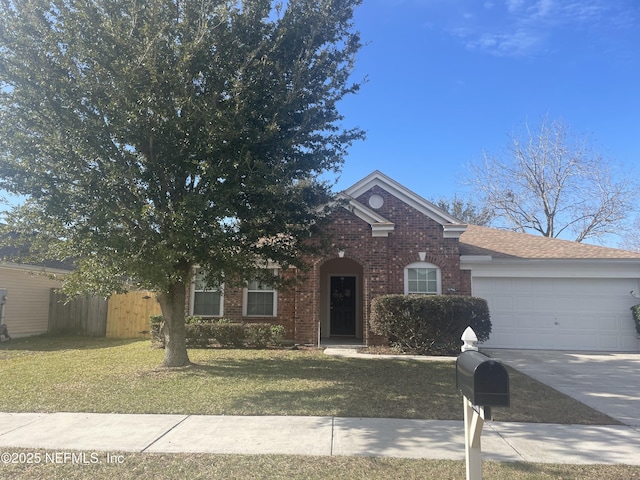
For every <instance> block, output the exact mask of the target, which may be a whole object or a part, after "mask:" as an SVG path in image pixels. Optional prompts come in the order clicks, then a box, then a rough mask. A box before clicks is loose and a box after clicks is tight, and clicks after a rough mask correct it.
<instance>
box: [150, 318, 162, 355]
mask: <svg viewBox="0 0 640 480" xmlns="http://www.w3.org/2000/svg"><path fill="white" fill-rule="evenodd" d="M149 323H150V325H151V328H150V330H151V344H152V345H153V346H156V347H161V348H164V334H163V333H162V315H151V316H150V317H149Z"/></svg>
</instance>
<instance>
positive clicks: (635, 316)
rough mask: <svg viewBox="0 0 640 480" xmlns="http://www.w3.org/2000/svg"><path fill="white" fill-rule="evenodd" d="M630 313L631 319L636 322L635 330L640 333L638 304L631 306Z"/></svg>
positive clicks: (639, 309) (639, 306) (639, 308)
mask: <svg viewBox="0 0 640 480" xmlns="http://www.w3.org/2000/svg"><path fill="white" fill-rule="evenodd" d="M631 313H632V314H633V319H634V320H635V322H636V332H638V335H640V304H639V305H634V306H633V307H631Z"/></svg>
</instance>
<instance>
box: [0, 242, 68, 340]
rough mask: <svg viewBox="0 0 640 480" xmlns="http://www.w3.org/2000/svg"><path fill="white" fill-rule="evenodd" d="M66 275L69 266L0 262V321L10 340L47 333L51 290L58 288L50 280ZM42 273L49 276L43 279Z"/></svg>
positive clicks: (55, 282) (54, 281) (58, 263)
mask: <svg viewBox="0 0 640 480" xmlns="http://www.w3.org/2000/svg"><path fill="white" fill-rule="evenodd" d="M0 253H2V252H0ZM5 253H6V252H5ZM1 257H2V255H0V258H1ZM69 271H70V266H69V265H66V264H64V263H60V262H48V263H46V264H43V265H24V264H17V263H9V262H5V261H0V290H1V289H5V290H6V291H7V300H6V304H5V308H4V319H3V321H4V323H5V324H6V325H7V329H8V331H9V335H11V337H12V338H17V337H23V336H27V335H38V334H41V333H46V332H47V327H48V319H49V299H50V293H51V289H52V288H58V287H60V286H61V285H62V282H61V281H60V280H56V279H53V278H52V276H58V277H60V276H62V275H64V274H66V273H69ZM45 272H46V273H47V274H49V275H43V273H45Z"/></svg>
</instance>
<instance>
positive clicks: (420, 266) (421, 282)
mask: <svg viewBox="0 0 640 480" xmlns="http://www.w3.org/2000/svg"><path fill="white" fill-rule="evenodd" d="M441 283H442V282H441V274H440V269H439V268H438V267H437V266H436V265H434V264H432V263H428V262H415V263H412V264H410V265H407V266H406V267H405V269H404V293H405V294H417V295H438V294H440V293H441V292H442V284H441Z"/></svg>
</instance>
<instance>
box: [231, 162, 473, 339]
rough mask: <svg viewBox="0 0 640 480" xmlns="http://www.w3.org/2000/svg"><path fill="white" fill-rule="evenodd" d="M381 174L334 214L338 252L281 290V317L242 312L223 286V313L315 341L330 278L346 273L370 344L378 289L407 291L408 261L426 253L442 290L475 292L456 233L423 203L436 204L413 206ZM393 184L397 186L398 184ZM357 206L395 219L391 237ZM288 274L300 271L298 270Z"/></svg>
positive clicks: (362, 334)
mask: <svg viewBox="0 0 640 480" xmlns="http://www.w3.org/2000/svg"><path fill="white" fill-rule="evenodd" d="M376 173H378V172H374V174H376ZM372 175H373V174H372ZM379 175H380V178H381V179H382V180H381V181H380V182H377V183H378V184H373V185H372V186H371V188H369V189H368V190H365V191H363V192H359V194H358V196H357V197H356V198H352V199H351V200H355V202H352V204H351V205H346V207H345V208H343V207H337V208H336V210H335V211H334V212H333V213H332V215H331V222H330V226H329V231H328V232H327V233H328V234H329V235H330V236H331V240H332V249H333V251H330V252H329V253H328V254H327V255H326V256H325V257H322V258H316V259H314V260H313V262H312V263H313V268H312V269H311V270H310V271H309V272H308V273H307V274H306V277H305V279H304V281H303V282H301V283H300V284H299V285H298V286H296V287H295V288H291V289H289V290H286V291H279V292H278V304H277V305H278V306H277V316H276V317H271V318H264V317H258V318H250V317H243V316H242V289H228V290H227V291H225V296H224V316H225V317H226V318H231V319H235V320H243V321H260V322H264V321H268V322H273V323H277V324H282V325H284V326H285V328H286V330H287V337H288V338H289V339H290V340H294V341H295V342H296V343H307V344H316V343H317V342H318V332H319V328H320V330H321V335H322V336H323V337H326V336H328V334H330V332H328V330H330V325H329V323H328V317H329V309H330V306H329V302H330V301H329V295H330V293H329V290H330V288H329V282H330V278H331V277H335V276H336V275H344V274H345V272H347V275H349V276H353V277H355V278H356V282H357V283H356V285H357V288H356V292H355V295H356V302H357V303H356V312H357V314H356V315H357V318H356V322H357V327H356V337H358V338H362V340H363V341H364V342H365V343H366V344H375V343H379V342H381V341H382V340H383V339H381V338H378V337H376V336H375V335H373V333H372V332H371V331H370V328H369V318H370V308H369V305H370V303H371V300H372V299H373V298H375V297H376V296H379V295H385V294H391V293H393V294H402V293H404V275H405V267H406V266H407V265H409V264H411V263H414V262H419V261H421V258H420V257H421V255H422V256H423V257H424V260H423V261H425V262H429V263H431V264H434V265H436V266H437V267H439V269H440V272H441V289H442V293H443V294H463V295H470V294H471V274H470V272H469V271H462V270H460V252H459V239H458V238H457V237H456V236H455V235H453V236H452V238H446V237H447V235H445V229H444V226H443V223H440V222H438V221H436V220H434V219H433V218H431V217H430V216H428V215H426V214H425V213H424V211H420V210H419V209H418V207H420V208H431V207H433V206H432V205H430V204H428V202H426V201H424V200H422V199H421V198H420V197H417V196H416V197H417V198H418V199H419V201H420V202H421V203H420V204H419V205H418V207H415V206H411V205H409V204H408V203H406V202H405V201H403V200H401V199H400V198H397V197H396V196H394V194H393V193H390V191H391V192H393V190H394V189H393V188H389V189H387V188H385V183H384V181H385V179H386V177H384V176H383V175H382V174H379ZM370 177H371V176H370ZM368 178H369V177H368ZM376 178H378V177H376ZM391 182H392V181H391ZM373 183H376V182H373ZM394 185H396V187H395V188H396V189H397V188H398V186H397V184H394ZM361 190H362V189H361ZM388 190H390V191H388ZM409 193H410V192H409ZM374 195H375V196H376V200H378V202H374V203H373V205H375V207H376V208H375V210H373V209H372V208H371V207H369V200H370V198H371V197H372V196H374ZM380 198H381V199H382V202H380ZM379 203H382V205H379ZM353 205H356V207H364V208H363V210H365V211H368V212H374V213H375V214H376V215H379V216H381V217H384V219H386V220H388V222H392V223H393V228H392V231H389V232H388V234H387V235H380V236H374V235H373V231H372V225H371V223H369V222H368V221H365V220H364V219H363V218H362V216H363V215H358V214H357V212H355V210H354V208H353ZM422 205H427V206H426V207H422ZM433 208H435V207H433ZM436 210H437V209H436ZM458 237H459V235H458ZM283 273H284V274H286V275H298V274H299V273H298V272H297V271H295V270H293V269H290V270H288V271H285V272H281V274H283ZM341 278H342V277H341Z"/></svg>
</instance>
